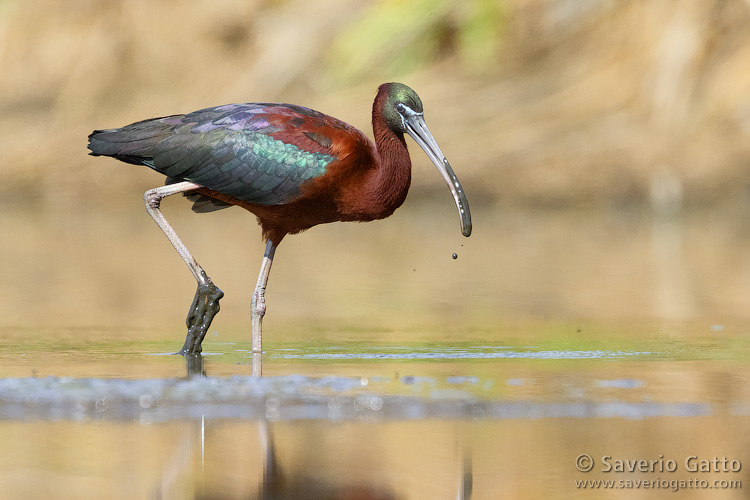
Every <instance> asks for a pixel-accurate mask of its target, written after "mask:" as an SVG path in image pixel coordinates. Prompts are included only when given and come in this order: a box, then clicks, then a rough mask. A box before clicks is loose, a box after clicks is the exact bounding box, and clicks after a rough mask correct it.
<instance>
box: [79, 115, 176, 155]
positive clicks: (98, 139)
mask: <svg viewBox="0 0 750 500" xmlns="http://www.w3.org/2000/svg"><path fill="white" fill-rule="evenodd" d="M180 118H182V115H173V116H166V117H163V118H154V119H151V120H143V121H140V122H136V123H133V124H131V125H127V126H125V127H122V128H113V129H107V130H94V131H93V132H92V133H91V134H90V135H89V144H88V148H89V150H90V151H91V152H90V153H89V154H90V155H92V156H111V157H112V158H117V159H118V160H121V161H124V162H126V163H132V164H135V165H147V166H153V148H154V146H156V144H158V143H159V142H160V141H161V140H163V139H164V138H166V137H167V136H168V135H169V134H170V133H171V131H172V130H173V129H174V127H175V125H177V124H178V123H179V122H180Z"/></svg>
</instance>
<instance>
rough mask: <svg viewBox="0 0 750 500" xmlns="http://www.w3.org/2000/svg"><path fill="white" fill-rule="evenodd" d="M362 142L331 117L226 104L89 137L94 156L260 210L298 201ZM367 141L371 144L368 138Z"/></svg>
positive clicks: (293, 108) (307, 111) (289, 107)
mask: <svg viewBox="0 0 750 500" xmlns="http://www.w3.org/2000/svg"><path fill="white" fill-rule="evenodd" d="M363 138H364V135H363V134H362V133H361V132H359V131H358V130H356V129H355V128H354V127H351V126H350V125H348V124H346V123H344V122H342V121H340V120H337V119H335V118H333V117H330V116H328V115H325V114H323V113H319V112H317V111H313V110H311V109H308V108H304V107H301V106H294V105H290V104H269V103H255V104H228V105H224V106H217V107H212V108H206V109H202V110H200V111H195V112H193V113H189V114H186V115H172V116H165V117H161V118H154V119H150V120H143V121H140V122H136V123H133V124H131V125H127V126H125V127H122V128H117V129H110V130H96V131H94V132H93V133H92V134H91V135H90V136H89V149H90V150H91V153H90V154H92V155H94V156H111V157H113V158H117V159H118V160H121V161H124V162H127V163H132V164H136V165H146V166H148V167H150V168H152V169H154V170H156V171H157V172H160V173H162V174H164V175H166V176H167V177H168V178H169V180H168V182H176V181H190V182H194V183H196V184H200V185H201V186H205V187H206V188H209V189H211V190H214V191H217V192H219V193H222V194H224V195H228V196H231V197H234V198H237V199H239V200H242V201H246V202H251V203H255V204H259V205H280V204H284V203H288V202H291V201H294V200H295V199H297V198H298V197H299V196H300V191H301V187H302V185H303V184H304V183H305V182H307V181H309V180H311V179H314V178H316V177H322V176H323V175H325V173H326V171H327V169H328V167H329V166H330V165H331V164H332V163H334V162H335V161H336V160H338V159H339V156H340V154H341V152H342V151H346V150H347V149H351V148H348V147H347V146H350V145H351V142H352V141H357V140H363ZM364 140H367V139H364Z"/></svg>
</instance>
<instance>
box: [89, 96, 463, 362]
mask: <svg viewBox="0 0 750 500" xmlns="http://www.w3.org/2000/svg"><path fill="white" fill-rule="evenodd" d="M372 128H373V136H374V139H375V140H374V142H373V141H371V140H370V139H369V138H368V137H367V136H366V135H365V134H364V133H363V132H362V131H360V130H358V129H357V128H355V127H353V126H351V125H349V124H348V123H346V122H344V121H342V120H339V119H337V118H334V117H332V116H329V115H326V114H324V113H321V112H318V111H314V110H312V109H309V108H306V107H303V106H298V105H294V104H283V103H245V104H226V105H222V106H215V107H209V108H205V109H201V110H199V111H194V112H192V113H187V114H177V115H170V116H164V117H159V118H151V119H146V120H142V121H139V122H135V123H132V124H130V125H127V126H124V127H121V128H113V129H103V130H94V131H93V132H92V133H91V134H90V135H89V136H88V141H89V142H88V149H89V150H90V152H89V154H90V155H92V156H107V157H111V158H115V159H117V160H120V161H122V162H125V163H129V164H134V165H141V166H146V167H149V168H151V169H153V170H155V171H157V172H159V173H161V174H163V175H165V176H166V181H165V184H164V185H162V186H159V187H156V188H154V189H150V190H148V191H146V193H145V194H144V201H145V204H146V209H147V211H148V213H149V214H150V215H151V217H152V218H153V219H154V221H155V222H156V223H157V224H158V226H159V227H160V228H161V230H162V231H163V232H164V234H165V235H166V236H167V238H168V239H169V241H170V242H171V243H172V245H173V246H174V248H175V249H176V250H177V252H178V253H179V254H180V256H181V257H182V259H183V260H184V261H185V263H186V264H187V266H188V268H189V269H190V271H191V272H192V274H193V276H194V277H195V280H196V282H197V290H196V293H195V296H194V298H193V302H192V304H191V305H190V309H189V311H188V316H187V319H186V324H187V328H188V333H187V336H186V338H185V342H184V344H183V346H182V349H181V350H180V351H179V354H183V355H188V354H200V353H201V350H202V348H201V343H202V341H203V339H204V337H205V335H206V333H207V331H208V328H209V327H210V325H211V322H212V321H213V318H214V316H215V315H216V314H217V313H218V312H219V300H220V299H221V298H222V297H223V296H224V292H222V291H221V289H219V288H218V287H217V286H216V285H215V284H214V283H213V281H212V280H211V278H210V277H209V276H208V275H207V274H206V272H205V271H204V270H203V268H202V267H201V266H200V265H199V264H198V262H197V261H196V260H195V258H194V257H193V256H192V255H191V253H190V252H189V251H188V249H187V247H186V246H185V244H184V243H183V242H182V241H181V240H180V238H179V237H178V236H177V233H176V232H175V231H174V229H173V228H172V226H170V224H169V222H167V219H166V218H165V216H164V215H163V213H162V211H161V209H160V204H161V201H162V200H163V199H164V198H165V197H168V196H172V195H175V194H182V195H183V196H185V197H186V198H187V199H188V200H189V201H191V202H193V205H192V210H193V211H194V212H196V213H205V212H212V211H215V210H221V209H225V208H228V207H231V206H238V207H241V208H244V209H246V210H248V211H250V212H251V213H253V214H254V215H255V216H256V217H257V220H258V223H259V224H260V226H261V230H262V236H263V239H264V240H265V242H266V246H265V252H264V255H263V260H262V262H261V268H260V273H259V275H258V281H257V283H256V286H255V290H254V292H253V295H252V299H251V312H250V316H251V329H252V330H251V345H252V352H253V353H262V350H263V349H262V323H263V317H264V315H265V313H266V300H265V291H266V286H267V283H268V276H269V273H270V270H271V265H272V263H273V259H274V254H275V252H276V248H277V247H278V246H279V244H280V243H281V241H282V240H283V239H284V237H285V236H286V235H289V234H296V233H299V232H301V231H304V230H306V229H309V228H311V227H313V226H316V225H318V224H324V223H330V222H337V221H358V222H366V221H373V220H377V219H383V218H386V217H388V216H390V215H391V214H392V213H393V212H394V211H395V210H396V209H397V208H399V207H400V206H401V205H402V204H403V202H404V200H405V199H406V195H407V192H408V190H409V185H410V184H411V159H410V157H409V152H408V150H407V145H406V140H405V138H404V134H407V135H409V136H410V137H411V138H412V139H413V140H414V141H415V142H416V143H417V145H419V146H420V147H421V148H422V149H423V150H424V152H425V153H426V154H427V156H428V157H429V158H430V160H431V161H432V162H433V163H434V164H435V166H436V167H437V169H438V171H439V172H440V174H441V175H442V177H443V179H444V180H445V182H446V183H447V184H448V187H449V189H450V191H451V194H452V195H453V200H454V202H455V204H456V207H457V208H458V213H459V220H460V227H461V232H462V234H463V235H464V236H467V237H468V236H470V235H471V229H472V225H471V213H470V210H469V202H468V200H467V198H466V194H465V193H464V190H463V187H462V186H461V183H460V182H459V180H458V178H457V177H456V174H455V173H454V172H453V169H452V167H451V165H450V163H449V162H448V160H447V159H446V157H445V155H444V154H443V152H442V151H441V150H440V147H439V146H438V144H437V142H436V141H435V139H434V138H433V136H432V134H431V133H430V130H429V129H428V128H427V125H426V123H425V120H424V108H423V104H422V100H421V99H420V98H419V96H418V95H417V93H416V92H415V91H414V90H412V89H411V88H410V87H408V86H407V85H405V84H402V83H385V84H383V85H380V86H379V87H378V91H377V94H376V96H375V100H374V102H373V107H372Z"/></svg>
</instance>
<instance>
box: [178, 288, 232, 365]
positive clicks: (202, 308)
mask: <svg viewBox="0 0 750 500" xmlns="http://www.w3.org/2000/svg"><path fill="white" fill-rule="evenodd" d="M223 296H224V292H222V291H221V290H219V287H217V286H216V285H214V284H213V283H212V282H211V280H208V281H207V282H206V283H205V284H199V285H198V289H197V290H196V291H195V298H193V303H192V304H191V305H190V311H188V315H187V320H186V321H185V323H187V327H188V332H187V336H186V337H185V344H184V345H183V346H182V349H180V352H179V354H182V355H186V354H199V353H200V352H201V350H202V349H201V342H203V338H204V337H205V336H206V333H208V328H209V327H210V326H211V321H213V319H214V316H216V314H217V313H218V312H219V300H220V299H221V298H222V297H223Z"/></svg>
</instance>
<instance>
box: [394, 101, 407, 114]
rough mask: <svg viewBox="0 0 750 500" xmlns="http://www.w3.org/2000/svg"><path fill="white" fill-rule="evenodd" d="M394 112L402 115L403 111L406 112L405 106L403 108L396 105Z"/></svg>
mask: <svg viewBox="0 0 750 500" xmlns="http://www.w3.org/2000/svg"><path fill="white" fill-rule="evenodd" d="M396 111H398V112H399V113H403V112H404V111H406V106H404V105H403V103H398V104H396Z"/></svg>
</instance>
